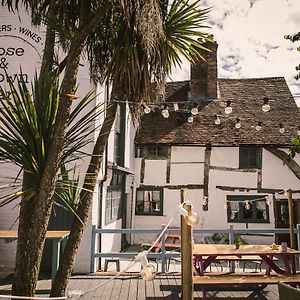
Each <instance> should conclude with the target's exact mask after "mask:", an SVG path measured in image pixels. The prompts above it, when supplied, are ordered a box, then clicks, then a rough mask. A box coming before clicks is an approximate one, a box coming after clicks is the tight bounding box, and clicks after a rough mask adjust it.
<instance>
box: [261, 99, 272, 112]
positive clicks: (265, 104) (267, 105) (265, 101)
mask: <svg viewBox="0 0 300 300" xmlns="http://www.w3.org/2000/svg"><path fill="white" fill-rule="evenodd" d="M263 100H264V104H263V106H262V107H261V109H262V111H264V112H267V111H269V110H270V108H271V107H270V105H269V98H268V97H264V98H263Z"/></svg>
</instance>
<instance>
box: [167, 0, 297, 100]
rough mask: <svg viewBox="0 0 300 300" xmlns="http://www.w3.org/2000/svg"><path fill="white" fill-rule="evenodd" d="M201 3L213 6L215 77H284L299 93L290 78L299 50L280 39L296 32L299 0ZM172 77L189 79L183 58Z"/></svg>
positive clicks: (208, 0) (210, 1)
mask: <svg viewBox="0 0 300 300" xmlns="http://www.w3.org/2000/svg"><path fill="white" fill-rule="evenodd" d="M201 3H202V4H203V7H213V9H212V11H211V13H210V19H209V24H210V26H211V30H210V33H212V34H214V37H215V40H216V41H217V42H218V44H219V48H218V73H219V77H225V78H247V77H274V76H284V77H285V79H286V80H287V82H288V84H289V87H290V89H291V91H292V92H293V93H300V82H297V81H296V80H295V79H294V76H295V74H296V71H295V66H296V65H298V64H299V63H300V53H299V51H297V50H296V48H297V44H296V43H292V42H290V41H288V40H285V39H284V35H286V34H293V33H297V32H298V31H300V5H299V0H276V1H274V0H222V1H220V0H205V1H202V2H201ZM298 46H299V45H298ZM172 79H173V80H184V79H185V80H187V79H189V63H188V62H186V61H185V62H184V64H183V66H182V68H181V70H180V69H175V70H174V72H173V74H172ZM299 101H300V99H299Z"/></svg>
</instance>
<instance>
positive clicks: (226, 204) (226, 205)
mask: <svg viewBox="0 0 300 300" xmlns="http://www.w3.org/2000/svg"><path fill="white" fill-rule="evenodd" d="M224 208H225V209H227V208H228V202H227V201H225V202H224Z"/></svg>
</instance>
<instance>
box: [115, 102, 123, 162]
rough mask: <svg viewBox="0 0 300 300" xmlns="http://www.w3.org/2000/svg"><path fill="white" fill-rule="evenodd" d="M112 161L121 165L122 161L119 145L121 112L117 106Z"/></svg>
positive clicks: (120, 146)
mask: <svg viewBox="0 0 300 300" xmlns="http://www.w3.org/2000/svg"><path fill="white" fill-rule="evenodd" d="M114 147H115V149H114V162H115V163H116V164H117V165H121V162H122V145H121V112H120V107H119V106H118V108H117V112H116V118H115V141H114Z"/></svg>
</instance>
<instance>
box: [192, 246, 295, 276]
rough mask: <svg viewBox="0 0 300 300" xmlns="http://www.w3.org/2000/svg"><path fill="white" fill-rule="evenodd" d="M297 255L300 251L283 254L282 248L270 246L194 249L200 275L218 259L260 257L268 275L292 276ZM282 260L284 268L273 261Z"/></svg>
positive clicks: (199, 247)
mask: <svg viewBox="0 0 300 300" xmlns="http://www.w3.org/2000/svg"><path fill="white" fill-rule="evenodd" d="M296 254H300V251H299V250H295V249H290V248H288V249H287V251H286V252H283V251H282V249H281V246H278V249H276V250H273V249H272V248H271V247H270V246H269V245H240V247H239V249H236V248H235V245H231V244H230V245H228V244H226V245H220V244H216V245H214V244H197V245H195V246H194V249H193V256H194V258H195V259H194V261H195V263H194V264H195V268H196V272H197V274H198V275H203V274H204V272H205V269H206V268H207V267H208V266H209V265H210V264H211V263H212V262H213V261H215V260H216V259H221V258H222V257H226V256H232V257H237V258H242V257H243V256H248V257H249V256H256V257H257V256H259V257H260V258H261V259H262V260H263V261H264V262H265V264H266V265H267V270H266V274H267V275H268V274H270V271H271V270H274V271H275V272H276V273H277V274H282V275H290V274H292V273H295V270H294V268H293V264H292V261H293V259H294V257H295V255H296ZM274 257H277V258H278V259H279V258H281V259H282V260H283V262H284V268H281V267H279V266H278V264H277V263H276V261H275V260H274V259H273V258H274Z"/></svg>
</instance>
